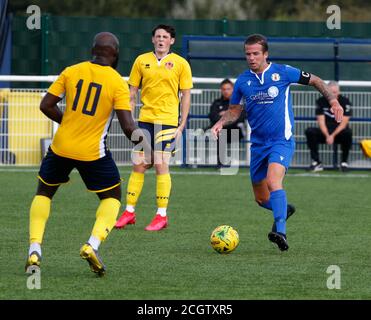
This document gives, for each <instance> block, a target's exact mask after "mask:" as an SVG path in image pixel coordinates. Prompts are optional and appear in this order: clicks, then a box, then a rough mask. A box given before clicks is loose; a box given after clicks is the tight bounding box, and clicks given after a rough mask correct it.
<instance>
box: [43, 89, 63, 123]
mask: <svg viewBox="0 0 371 320" xmlns="http://www.w3.org/2000/svg"><path fill="white" fill-rule="evenodd" d="M61 100H62V99H61V98H59V97H57V96H55V95H53V94H50V93H47V94H46V95H45V96H44V98H43V99H42V100H41V103H40V110H41V112H42V113H43V114H45V115H46V116H47V117H48V118H49V119H51V120H53V121H55V122H58V123H61V122H62V117H63V113H62V111H61V110H60V109H59V108H58V106H57V103H58V102H59V101H61Z"/></svg>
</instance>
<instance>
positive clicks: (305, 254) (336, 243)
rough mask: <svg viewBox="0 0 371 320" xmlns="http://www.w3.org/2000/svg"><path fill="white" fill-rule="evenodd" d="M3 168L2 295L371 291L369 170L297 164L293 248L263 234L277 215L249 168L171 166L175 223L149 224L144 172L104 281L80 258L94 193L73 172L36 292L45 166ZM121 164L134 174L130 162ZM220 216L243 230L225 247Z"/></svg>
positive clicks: (150, 185)
mask: <svg viewBox="0 0 371 320" xmlns="http://www.w3.org/2000/svg"><path fill="white" fill-rule="evenodd" d="M0 169H1V171H0V186H1V193H0V194H1V214H0V222H1V223H0V235H1V242H0V243H1V244H0V245H1V251H0V261H1V264H0V278H1V281H0V299H125V300H130V299H139V300H155V299H156V300H157V299H165V300H166V299H175V300H180V299H186V300H188V299H202V300H210V299H224V300H232V299H233V300H250V299H371V286H370V277H369V274H370V273H369V271H370V265H371V254H370V244H371V232H370V226H371V204H370V195H371V173H370V172H369V171H368V172H351V173H346V174H342V173H338V172H327V171H325V173H323V174H322V173H321V174H317V175H309V176H308V175H306V174H305V173H304V172H303V171H294V170H290V172H289V174H288V176H287V177H286V179H285V189H286V191H287V194H288V200H289V202H290V203H293V204H295V206H296V208H297V212H296V213H295V215H294V216H293V217H292V218H290V219H289V221H288V226H287V230H288V242H289V245H290V248H289V250H288V251H287V252H280V251H279V250H278V249H277V247H275V246H273V244H271V243H270V242H269V241H268V239H267V234H268V232H269V231H270V228H271V225H272V221H273V218H272V214H271V213H270V212H268V211H267V210H264V209H262V208H260V207H258V206H257V205H256V204H255V202H254V199H253V195H252V189H251V185H250V180H249V176H248V175H247V169H240V171H239V174H238V175H233V176H221V175H218V174H217V172H216V171H215V170H213V169H193V170H189V169H188V170H187V169H177V168H173V172H174V174H173V175H172V183H173V190H172V195H171V199H170V205H169V209H168V215H169V227H168V228H167V229H165V230H162V231H160V232H146V231H144V227H145V226H146V225H147V224H148V223H149V222H150V220H151V219H152V217H153V215H154V213H155V206H156V203H155V196H154V192H155V175H154V174H153V172H152V171H151V172H148V174H146V179H145V185H144V189H143V192H142V196H141V198H140V202H139V204H138V206H137V223H136V225H130V226H127V227H126V228H125V229H123V230H115V229H114V230H113V231H112V232H111V234H110V235H109V237H108V239H107V241H106V242H105V243H103V244H102V246H101V249H100V254H101V257H102V259H103V261H104V262H105V264H106V266H107V274H106V276H105V277H104V278H97V277H96V276H95V275H94V274H93V273H91V272H90V270H89V268H88V264H87V263H86V262H85V261H83V260H81V258H80V257H79V249H80V247H81V245H82V244H83V243H84V242H85V241H86V240H87V239H88V237H89V235H90V231H91V228H92V226H93V223H94V220H95V210H96V207H97V205H98V199H97V197H96V196H95V195H94V194H91V193H89V192H87V191H86V189H85V186H84V185H83V183H82V181H81V178H80V177H79V175H78V174H77V173H72V174H71V182H70V183H69V184H67V185H65V186H62V187H61V188H60V190H59V191H58V193H57V194H56V196H55V198H54V201H53V204H52V211H51V215H50V219H49V221H48V224H47V228H46V232H45V237H44V243H43V246H42V248H43V261H42V269H41V289H40V290H29V289H27V286H26V284H27V275H26V274H25V273H24V264H25V260H26V255H27V251H28V211H29V206H30V203H31V200H32V198H33V196H34V193H35V190H36V183H37V180H36V174H37V170H36V169H34V170H31V169H30V168H25V169H24V170H23V169H22V170H18V169H17V170H14V168H13V169H12V168H10V169H8V168H5V167H3V168H0ZM121 171H122V177H123V178H124V179H125V180H127V179H128V177H129V171H130V168H125V167H124V168H122V169H121ZM125 190H126V183H124V184H123V194H124V192H125ZM124 203H125V197H123V204H124ZM222 224H228V225H231V226H232V227H234V228H235V229H237V231H238V232H239V235H240V245H239V247H238V248H237V249H236V250H235V251H234V252H232V253H231V254H229V255H220V254H218V253H217V252H215V251H214V250H213V249H212V248H211V246H210V242H209V238H210V234H211V231H212V230H213V229H214V228H215V227H217V226H219V225H222ZM330 265H337V266H339V268H340V271H341V278H340V280H341V288H340V289H333V290H330V289H328V288H327V285H326V284H327V280H328V277H330V276H331V274H328V273H326V271H327V268H328V267H329V266H330Z"/></svg>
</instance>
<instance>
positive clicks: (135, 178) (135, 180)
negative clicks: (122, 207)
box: [126, 171, 144, 207]
mask: <svg viewBox="0 0 371 320" xmlns="http://www.w3.org/2000/svg"><path fill="white" fill-rule="evenodd" d="M143 184H144V173H139V172H135V171H133V172H132V173H131V175H130V178H129V182H128V188H127V192H126V204H127V205H130V206H133V207H135V206H136V204H137V202H138V199H139V196H140V193H141V192H142V188H143Z"/></svg>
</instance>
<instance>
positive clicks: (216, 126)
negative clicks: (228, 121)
mask: <svg viewBox="0 0 371 320" xmlns="http://www.w3.org/2000/svg"><path fill="white" fill-rule="evenodd" d="M222 129H223V124H222V123H221V122H220V121H218V122H217V123H215V124H214V126H213V127H212V128H211V133H212V134H213V136H214V137H215V139H218V136H219V133H220V131H222Z"/></svg>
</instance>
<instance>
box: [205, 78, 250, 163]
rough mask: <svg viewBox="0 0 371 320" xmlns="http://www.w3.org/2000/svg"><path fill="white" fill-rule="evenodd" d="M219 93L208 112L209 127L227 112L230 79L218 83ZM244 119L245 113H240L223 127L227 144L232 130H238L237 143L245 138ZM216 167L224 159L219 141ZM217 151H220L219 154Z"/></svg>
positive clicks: (231, 83) (223, 150) (230, 86)
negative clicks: (234, 119)
mask: <svg viewBox="0 0 371 320" xmlns="http://www.w3.org/2000/svg"><path fill="white" fill-rule="evenodd" d="M220 92H221V96H220V98H218V99H216V100H214V101H213V103H212V104H211V106H210V112H209V119H210V127H209V128H211V127H212V126H214V124H215V123H217V122H218V121H219V120H220V118H221V117H222V116H223V114H224V113H225V112H226V110H228V107H229V99H230V97H231V96H232V93H233V82H232V81H231V80H230V79H224V80H223V81H222V82H221V83H220ZM245 118H246V112H245V111H243V112H241V115H240V117H239V118H238V119H237V120H236V121H235V122H233V123H231V124H228V125H225V126H223V129H225V130H226V134H227V144H230V143H231V142H232V130H233V129H234V130H238V138H239V141H241V140H242V139H243V138H244V137H245V136H246V125H245ZM217 146H218V151H217V152H218V166H219V167H220V166H221V165H222V164H225V163H223V161H222V159H223V157H225V151H226V150H225V148H222V150H220V148H219V147H220V146H219V141H218V144H217ZM219 150H220V151H221V152H220V153H221V154H219Z"/></svg>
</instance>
